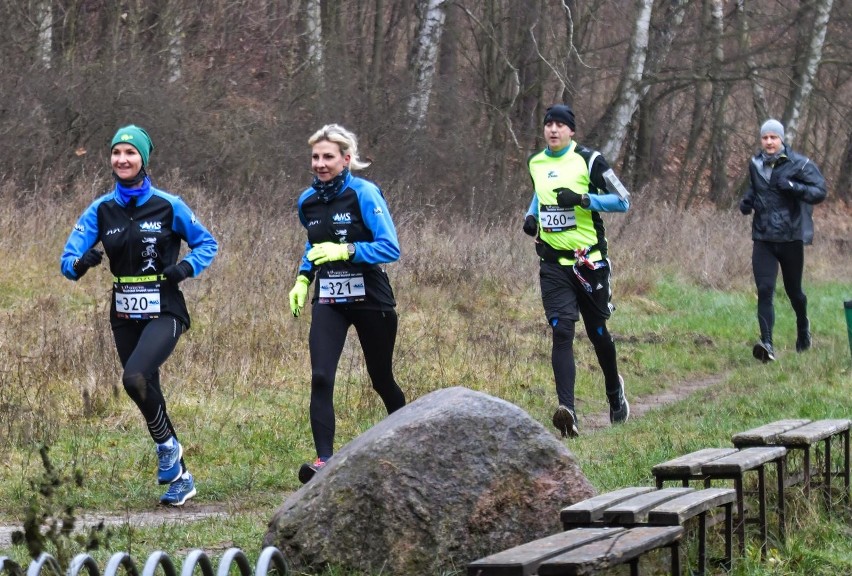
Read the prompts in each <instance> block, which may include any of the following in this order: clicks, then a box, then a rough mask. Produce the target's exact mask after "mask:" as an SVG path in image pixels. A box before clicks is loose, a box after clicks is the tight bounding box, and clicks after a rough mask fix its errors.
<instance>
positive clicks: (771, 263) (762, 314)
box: [751, 240, 808, 343]
mask: <svg viewBox="0 0 852 576" xmlns="http://www.w3.org/2000/svg"><path fill="white" fill-rule="evenodd" d="M779 266H780V267H781V279H782V280H783V281H784V291H785V292H786V293H787V297H788V298H789V299H790V304H791V305H792V306H793V311H794V312H795V313H796V325H797V327H799V328H803V327H804V326H806V325H807V319H808V298H807V296H805V293H804V291H803V290H802V275H803V273H804V268H805V248H804V244H803V243H802V242H801V241H795V242H763V241H761V240H755V241H754V248H753V250H752V254H751V267H752V270H753V272H754V283H755V285H756V286H757V323H758V325H759V326H760V340H761V341H762V342H770V343H771V342H772V330H773V328H774V327H775V306H774V304H773V300H774V298H775V282H776V280H777V278H778V267H779Z"/></svg>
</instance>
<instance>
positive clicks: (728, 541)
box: [725, 503, 734, 570]
mask: <svg viewBox="0 0 852 576" xmlns="http://www.w3.org/2000/svg"><path fill="white" fill-rule="evenodd" d="M733 539H734V505H733V503H729V504H725V570H731V568H733V565H734V562H733V559H734V543H733Z"/></svg>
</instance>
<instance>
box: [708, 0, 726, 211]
mask: <svg viewBox="0 0 852 576" xmlns="http://www.w3.org/2000/svg"><path fill="white" fill-rule="evenodd" d="M710 12H711V14H710V21H711V22H712V24H713V57H712V59H711V69H710V77H711V78H712V79H713V82H712V86H713V93H712V97H711V103H712V110H713V128H712V129H711V130H710V153H711V157H710V160H711V161H710V200H711V201H713V202H715V203H716V204H721V202H722V200H723V198H725V197H726V196H727V192H728V174H727V164H728V142H727V139H728V138H727V128H726V126H725V116H726V114H725V109H726V107H727V102H728V95H729V94H730V90H731V89H730V83H729V82H726V81H724V80H723V79H721V78H720V76H721V74H722V70H723V67H724V65H725V49H724V47H723V46H722V42H723V40H724V28H725V24H724V22H723V20H722V19H723V17H724V0H712V6H711V11H710Z"/></svg>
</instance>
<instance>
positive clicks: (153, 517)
mask: <svg viewBox="0 0 852 576" xmlns="http://www.w3.org/2000/svg"><path fill="white" fill-rule="evenodd" d="M726 377H727V375H726V374H719V375H715V376H710V377H707V378H703V379H700V380H694V381H691V382H682V383H681V384H680V385H679V386H677V387H675V388H673V389H670V390H666V391H664V392H662V393H660V394H652V395H650V396H643V397H631V398H629V400H630V416H631V418H637V417H641V416H642V415H644V414H645V413H647V412H648V411H650V410H653V409H654V408H658V407H660V406H664V405H666V404H671V403H672V402H677V401H678V400H682V399H684V398H686V397H687V396H689V395H690V394H692V393H694V392H697V391H699V390H703V389H705V388H709V387H711V386H713V385H715V384H718V383H720V382H722V381H724V380H725V378H726ZM582 424H583V429H584V430H598V429H602V428H606V427H607V426H609V425H610V424H609V413H608V412H601V413H598V414H588V415H584V416H583V423H582ZM227 514H228V512H227V510H226V508H225V507H224V506H220V505H217V504H197V503H195V502H193V501H189V502H188V503H187V504H186V505H185V506H184V507H182V508H170V507H165V506H164V507H161V508H157V509H152V510H147V511H143V512H135V513H132V514H122V515H106V516H103V515H94V514H86V515H83V516H82V517H80V518H79V519H78V523H77V525H78V526H81V527H89V526H95V525H97V524H98V523H99V522H101V521H103V522H104V523H105V524H106V525H107V526H121V525H124V524H127V523H129V524H131V525H132V526H157V525H160V524H184V523H190V522H197V521H198V520H203V519H205V518H210V517H217V516H227ZM16 530H21V525H20V524H0V550H3V549H8V548H9V547H10V546H11V543H12V533H13V532H15V531H16Z"/></svg>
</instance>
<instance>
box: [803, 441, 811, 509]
mask: <svg viewBox="0 0 852 576" xmlns="http://www.w3.org/2000/svg"><path fill="white" fill-rule="evenodd" d="M803 452H804V453H805V464H804V468H805V469H804V471H803V473H804V476H805V478H804V483H805V498H807V497H808V496H810V494H811V449H810V447H809V446H805V447H804V449H803Z"/></svg>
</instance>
